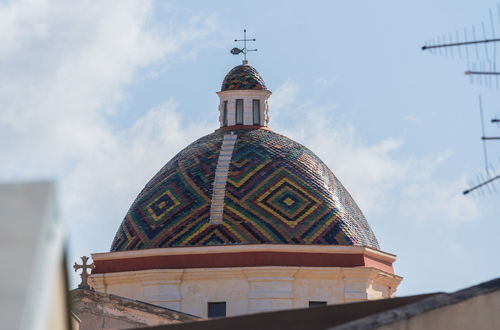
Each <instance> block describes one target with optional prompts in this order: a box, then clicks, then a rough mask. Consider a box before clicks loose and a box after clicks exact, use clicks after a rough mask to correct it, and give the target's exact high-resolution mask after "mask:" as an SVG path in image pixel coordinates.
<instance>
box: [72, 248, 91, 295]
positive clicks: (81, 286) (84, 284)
mask: <svg viewBox="0 0 500 330" xmlns="http://www.w3.org/2000/svg"><path fill="white" fill-rule="evenodd" d="M80 258H81V259H82V264H81V265H79V264H77V263H76V262H75V264H74V265H73V269H74V270H75V272H76V271H78V270H79V269H81V270H82V273H81V274H80V277H81V279H82V281H81V282H80V284H78V289H87V290H90V285H89V283H88V281H87V280H88V277H89V275H90V274H89V273H87V269H90V270H92V269H94V268H95V265H94V263H91V264H87V261H88V260H89V257H87V256H83V257H80Z"/></svg>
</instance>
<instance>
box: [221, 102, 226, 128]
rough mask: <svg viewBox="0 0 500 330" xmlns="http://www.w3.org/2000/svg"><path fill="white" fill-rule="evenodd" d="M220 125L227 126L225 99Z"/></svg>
mask: <svg viewBox="0 0 500 330" xmlns="http://www.w3.org/2000/svg"><path fill="white" fill-rule="evenodd" d="M222 126H227V101H224V112H223V113H222Z"/></svg>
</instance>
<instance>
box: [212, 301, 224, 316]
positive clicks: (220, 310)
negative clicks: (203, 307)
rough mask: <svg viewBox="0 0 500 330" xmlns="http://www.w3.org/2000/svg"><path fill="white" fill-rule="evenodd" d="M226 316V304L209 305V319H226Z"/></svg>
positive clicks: (214, 303)
mask: <svg viewBox="0 0 500 330" xmlns="http://www.w3.org/2000/svg"><path fill="white" fill-rule="evenodd" d="M225 316H226V302H225V301H222V302H209V303H208V317H225Z"/></svg>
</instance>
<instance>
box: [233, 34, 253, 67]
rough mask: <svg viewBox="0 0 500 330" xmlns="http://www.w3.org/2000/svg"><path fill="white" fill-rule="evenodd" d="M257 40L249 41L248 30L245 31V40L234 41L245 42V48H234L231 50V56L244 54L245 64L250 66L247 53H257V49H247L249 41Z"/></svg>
mask: <svg viewBox="0 0 500 330" xmlns="http://www.w3.org/2000/svg"><path fill="white" fill-rule="evenodd" d="M256 40H257V39H247V30H246V29H244V30H243V39H234V41H235V42H239V41H243V48H241V49H240V48H237V47H234V48H233V49H231V54H233V55H239V54H240V53H243V64H248V61H247V53H248V52H256V51H257V49H247V41H256Z"/></svg>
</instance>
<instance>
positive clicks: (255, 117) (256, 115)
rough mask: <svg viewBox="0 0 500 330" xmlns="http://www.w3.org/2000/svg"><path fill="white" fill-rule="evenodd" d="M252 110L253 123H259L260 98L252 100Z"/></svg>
mask: <svg viewBox="0 0 500 330" xmlns="http://www.w3.org/2000/svg"><path fill="white" fill-rule="evenodd" d="M252 111H253V124H254V125H260V100H253V102H252Z"/></svg>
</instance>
